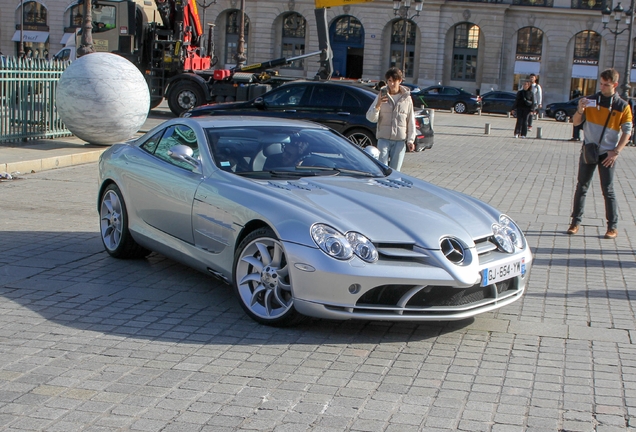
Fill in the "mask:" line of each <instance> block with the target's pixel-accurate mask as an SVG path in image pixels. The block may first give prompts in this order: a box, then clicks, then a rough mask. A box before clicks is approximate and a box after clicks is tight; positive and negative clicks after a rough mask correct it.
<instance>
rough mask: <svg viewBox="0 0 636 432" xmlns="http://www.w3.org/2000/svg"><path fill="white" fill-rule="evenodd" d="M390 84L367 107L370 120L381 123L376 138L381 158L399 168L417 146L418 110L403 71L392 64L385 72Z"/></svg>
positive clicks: (385, 162) (391, 165)
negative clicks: (404, 79)
mask: <svg viewBox="0 0 636 432" xmlns="http://www.w3.org/2000/svg"><path fill="white" fill-rule="evenodd" d="M384 78H385V80H386V84H387V85H386V87H382V88H381V89H380V93H379V94H378V96H377V97H376V98H375V101H374V102H373V103H372V104H371V106H370V107H369V110H368V111H367V120H369V121H370V122H372V123H377V124H378V126H377V130H376V134H375V135H376V138H377V139H378V150H379V151H380V157H379V158H378V159H379V161H380V162H382V163H383V164H385V165H388V166H390V167H391V168H393V169H395V170H397V171H399V170H400V169H402V163H403V162H404V154H405V153H406V149H407V147H408V150H409V151H413V150H415V136H416V130H415V112H414V111H413V100H412V99H411V92H410V90H409V89H408V88H406V87H404V86H402V85H400V84H402V71H401V70H400V69H398V68H396V67H392V68H390V69H389V70H388V71H387V72H386V73H385V74H384Z"/></svg>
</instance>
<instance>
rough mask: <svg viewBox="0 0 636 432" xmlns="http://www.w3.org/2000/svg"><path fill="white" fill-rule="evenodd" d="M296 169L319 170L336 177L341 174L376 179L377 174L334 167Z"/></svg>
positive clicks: (301, 167) (302, 166)
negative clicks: (328, 172)
mask: <svg viewBox="0 0 636 432" xmlns="http://www.w3.org/2000/svg"><path fill="white" fill-rule="evenodd" d="M296 169H302V170H318V171H332V172H334V173H335V175H340V174H353V175H361V176H364V177H376V175H375V174H371V173H370V172H366V171H358V170H352V169H346V168H334V167H322V166H304V165H300V166H297V167H296Z"/></svg>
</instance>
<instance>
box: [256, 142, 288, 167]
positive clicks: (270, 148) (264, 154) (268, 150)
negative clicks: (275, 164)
mask: <svg viewBox="0 0 636 432" xmlns="http://www.w3.org/2000/svg"><path fill="white" fill-rule="evenodd" d="M282 152H283V144H281V143H270V144H265V145H263V147H262V148H261V150H260V151H259V152H258V153H257V154H256V156H254V160H253V161H252V170H253V171H262V170H263V166H264V165H265V161H266V160H267V158H268V157H269V156H272V155H275V154H280V153H282Z"/></svg>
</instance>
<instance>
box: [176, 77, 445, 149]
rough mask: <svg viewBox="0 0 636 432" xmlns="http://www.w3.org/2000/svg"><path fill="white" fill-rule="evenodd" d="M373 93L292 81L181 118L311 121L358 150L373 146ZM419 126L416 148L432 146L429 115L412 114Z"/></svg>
mask: <svg viewBox="0 0 636 432" xmlns="http://www.w3.org/2000/svg"><path fill="white" fill-rule="evenodd" d="M376 94H377V91H376V90H374V89H373V88H372V87H368V86H366V85H364V84H358V83H355V82H347V81H335V82H334V81H331V82H325V81H302V80H299V81H294V82H290V83H286V84H283V85H282V86H280V87H277V88H275V89H273V90H270V91H268V92H267V93H265V94H263V95H262V96H259V97H257V98H256V99H253V100H251V101H247V102H232V103H221V104H211V105H202V106H199V107H196V108H193V109H191V110H190V111H186V112H185V113H183V114H182V117H200V116H204V115H250V116H263V117H278V118H287V119H296V120H311V121H314V122H316V123H321V124H323V125H325V126H328V127H330V128H332V129H334V130H336V131H338V132H340V133H341V134H343V135H344V136H345V137H347V138H348V139H349V140H350V141H353V142H354V143H356V144H358V145H359V146H360V147H366V146H368V145H376V143H377V140H376V138H375V131H376V124H375V123H371V122H370V121H368V120H367V117H366V114H367V110H368V109H369V107H370V106H371V104H372V103H373V101H374V100H375V96H376ZM415 120H416V123H417V124H418V125H419V126H418V128H419V132H420V133H418V137H417V140H416V143H415V145H416V148H417V149H419V150H424V149H427V148H431V147H432V146H433V130H432V129H431V126H430V118H429V113H428V111H426V110H421V111H420V112H417V113H416V116H415Z"/></svg>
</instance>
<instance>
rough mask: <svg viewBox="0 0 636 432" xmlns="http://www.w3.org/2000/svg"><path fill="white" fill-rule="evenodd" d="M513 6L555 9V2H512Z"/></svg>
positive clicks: (513, 0) (549, 0)
mask: <svg viewBox="0 0 636 432" xmlns="http://www.w3.org/2000/svg"><path fill="white" fill-rule="evenodd" d="M512 4H513V5H516V6H539V7H553V6H554V0H512Z"/></svg>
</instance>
